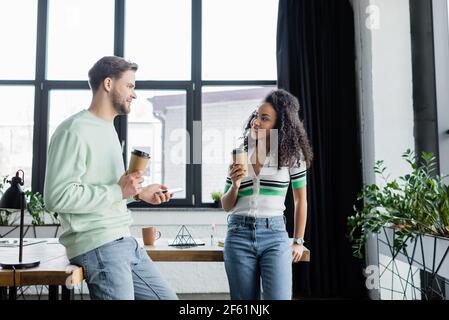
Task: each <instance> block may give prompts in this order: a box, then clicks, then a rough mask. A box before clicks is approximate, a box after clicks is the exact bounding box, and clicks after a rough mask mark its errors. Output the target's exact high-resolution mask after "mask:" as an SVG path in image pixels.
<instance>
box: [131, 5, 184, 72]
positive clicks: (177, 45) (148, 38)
mask: <svg viewBox="0 0 449 320" xmlns="http://www.w3.org/2000/svg"><path fill="white" fill-rule="evenodd" d="M191 10H192V9H191V1H187V0H171V1H156V0H152V1H140V0H127V1H126V20H125V21H126V22H125V23H126V27H125V56H126V58H127V59H129V60H132V61H134V62H136V63H137V64H138V65H139V79H142V80H189V79H190V57H191V53H190V51H191V45H190V42H191V29H192V28H191V20H192V19H191V15H192V13H191Z"/></svg>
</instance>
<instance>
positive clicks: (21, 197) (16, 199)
mask: <svg viewBox="0 0 449 320" xmlns="http://www.w3.org/2000/svg"><path fill="white" fill-rule="evenodd" d="M20 172H22V178H21V177H20V176H19V173H20ZM24 180H25V174H24V172H23V170H19V171H17V172H16V176H15V177H13V178H12V179H11V180H10V181H7V182H9V183H10V184H11V186H10V187H9V188H8V189H7V190H6V191H5V193H4V194H3V196H2V198H1V199H0V209H5V210H6V209H20V243H19V259H18V260H17V259H10V261H0V267H2V268H3V269H28V268H34V267H37V266H38V265H39V263H40V261H39V260H25V261H23V260H22V252H23V224H24V222H23V219H24V215H25V208H26V207H27V202H26V199H25V192H23V191H22V188H21V186H23V183H24Z"/></svg>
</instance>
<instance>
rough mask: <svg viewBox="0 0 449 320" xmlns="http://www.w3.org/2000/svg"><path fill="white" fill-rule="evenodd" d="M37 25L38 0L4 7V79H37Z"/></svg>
mask: <svg viewBox="0 0 449 320" xmlns="http://www.w3.org/2000/svg"><path fill="white" fill-rule="evenodd" d="M25 8H26V9H25ZM36 21H37V1H36V0H16V1H2V2H1V3H0V42H1V43H2V50H0V79H11V80H18V79H20V80H29V79H34V73H35V60H36V28H37V27H36V25H37V22H36Z"/></svg>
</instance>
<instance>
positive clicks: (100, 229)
mask: <svg viewBox="0 0 449 320" xmlns="http://www.w3.org/2000/svg"><path fill="white" fill-rule="evenodd" d="M124 172H125V168H124V165H123V158H122V152H121V147H120V143H119V139H118V136H117V133H116V131H115V129H114V126H113V123H111V122H107V121H105V120H103V119H101V118H98V117H96V116H95V115H94V114H92V113H91V112H89V111H87V110H84V111H81V112H79V113H77V114H75V115H73V116H72V117H70V118H69V119H67V120H65V121H64V122H63V123H61V124H60V125H59V127H58V128H57V129H56V131H55V133H54V134H53V136H52V138H51V142H50V146H49V149H48V159H47V172H46V177H45V187H44V202H45V205H46V206H47V208H48V209H49V210H51V211H54V212H57V213H59V216H60V219H61V225H62V228H63V232H62V234H61V236H60V238H59V240H60V242H61V243H62V244H63V245H64V246H65V247H66V250H67V256H68V257H69V259H70V258H73V257H76V256H78V255H80V254H83V253H86V252H87V251H90V250H92V249H95V248H98V247H99V246H101V245H103V244H105V243H108V242H110V241H113V240H115V239H117V238H120V237H124V236H129V235H130V230H129V226H130V225H131V222H132V219H131V215H130V212H129V210H128V209H127V207H126V203H127V201H126V200H123V199H122V191H121V189H120V186H119V185H118V181H119V179H120V177H121V175H122V174H123V173H124Z"/></svg>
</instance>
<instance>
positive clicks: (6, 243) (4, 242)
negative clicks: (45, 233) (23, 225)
mask: <svg viewBox="0 0 449 320" xmlns="http://www.w3.org/2000/svg"><path fill="white" fill-rule="evenodd" d="M46 241H47V240H45V239H23V246H29V245H32V244H36V243H42V242H46ZM19 245H20V239H17V238H15V239H13V238H11V239H1V238H0V247H18V246H19Z"/></svg>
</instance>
